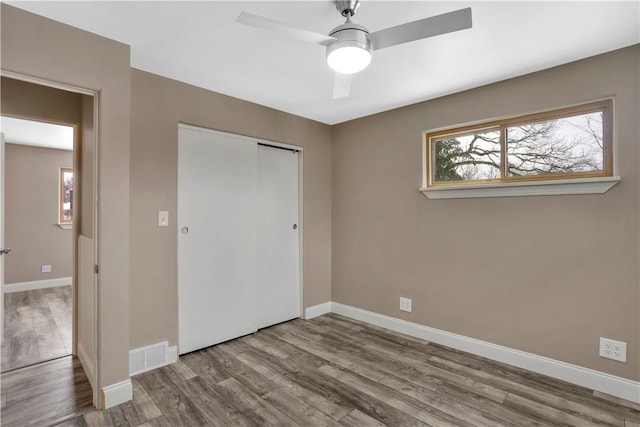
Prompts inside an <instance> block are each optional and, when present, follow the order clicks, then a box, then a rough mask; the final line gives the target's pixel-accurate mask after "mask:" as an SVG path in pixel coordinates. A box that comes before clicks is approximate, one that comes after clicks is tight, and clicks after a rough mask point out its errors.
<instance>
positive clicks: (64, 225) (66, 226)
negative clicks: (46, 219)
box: [56, 222, 73, 230]
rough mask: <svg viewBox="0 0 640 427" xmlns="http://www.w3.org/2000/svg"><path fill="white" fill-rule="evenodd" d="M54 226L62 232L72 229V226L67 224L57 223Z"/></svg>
mask: <svg viewBox="0 0 640 427" xmlns="http://www.w3.org/2000/svg"><path fill="white" fill-rule="evenodd" d="M56 225H57V226H58V227H60V228H62V229H63V230H71V229H72V228H73V224H69V223H60V222H57V223H56Z"/></svg>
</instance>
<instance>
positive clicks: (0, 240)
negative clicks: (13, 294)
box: [0, 132, 11, 343]
mask: <svg viewBox="0 0 640 427" xmlns="http://www.w3.org/2000/svg"><path fill="white" fill-rule="evenodd" d="M10 251H11V249H9V248H5V247H4V133H2V132H0V328H1V329H0V331H1V333H0V343H2V338H3V337H4V256H5V255H6V254H8V253H9V252H10Z"/></svg>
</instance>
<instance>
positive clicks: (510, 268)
mask: <svg viewBox="0 0 640 427" xmlns="http://www.w3.org/2000/svg"><path fill="white" fill-rule="evenodd" d="M639 58H640V47H639V46H634V47H630V48H626V49H622V50H619V51H615V52H611V53H607V54H604V55H600V56H596V57H593V58H589V59H585V60H582V61H578V62H575V63H571V64H567V65H563V66H560V67H557V68H553V69H549V70H546V71H542V72H538V73H535V74H530V75H526V76H523V77H519V78H515V79H511V80H507V81H503V82H500V83H496V84H493V85H489V86H485V87H480V88H477V89H473V90H469V91H466V92H462V93H458V94H455V95H451V96H447V97H443V98H440V99H435V100H432V101H428V102H423V103H420V104H416V105H412V106H409V107H405V108H401V109H397V110H393V111H388V112H385V113H381V114H376V115H374V116H370V117H365V118H363V119H360V120H354V121H351V122H347V123H343V124H340V125H337V126H334V127H333V163H332V166H333V187H332V195H333V217H332V224H333V229H332V230H333V247H332V254H333V262H332V266H333V270H332V272H333V279H332V297H333V300H334V301H337V302H340V303H344V304H349V305H352V306H356V307H360V308H363V309H366V310H371V311H374V312H377V313H382V314H386V315H389V316H394V317H399V318H402V319H406V320H409V321H412V322H417V323H419V324H422V325H427V326H430V327H434V328H438V329H442V330H445V331H450V332H454V333H457V334H461V335H465V336H468V337H472V338H476V339H480V340H484V341H488V342H491V343H495V344H500V345H504V346H508V347H512V348H515V349H519V350H523V351H526V352H530V353H534V354H538V355H541V356H546V357H550V358H553V359H557V360H562V361H565V362H569V363H573V364H576V365H580V366H585V367H588V368H592V369H596V370H599V371H603V372H607V373H610V374H613V375H618V376H621V377H624V378H629V379H632V380H638V379H639V378H640V363H639V359H640V355H639V354H638V350H639V349H640V343H639V339H640V304H639V301H640V294H639V291H640V287H639V286H638V283H640V277H639V273H638V264H639V263H638V260H639V256H640V255H639V249H638V246H639V241H640V239H639V233H640V230H639V223H638V218H639V206H638V205H639V193H640V191H639V190H640V188H639V181H640V180H639V178H640V177H639V174H638V171H639V167H638V164H639V162H638V156H639V150H638V146H639V144H638V141H639V140H640V132H639V129H638V117H640V108H639V104H640V99H639V93H640V87H639V79H638V76H639V75H640V67H639ZM609 96H614V97H615V128H614V134H615V142H614V143H615V144H616V156H617V163H618V173H619V175H620V176H621V177H622V182H620V183H619V184H618V185H616V186H615V187H613V188H612V189H611V190H609V192H607V193H605V194H601V195H575V196H573V195H572V196H544V197H506V198H486V199H457V200H430V199H427V198H426V197H425V196H424V195H422V194H421V193H420V192H419V191H418V188H419V187H420V186H421V182H422V146H423V143H424V142H423V141H422V137H421V133H422V132H423V131H427V130H430V129H437V128H442V127H448V126H455V125H456V124H460V123H468V122H473V121H480V120H487V119H491V118H496V117H503V116H508V115H513V114H518V113H529V112H534V111H539V110H544V109H551V108H554V107H561V106H568V105H572V104H576V103H582V102H587V101H591V100H595V99H599V98H604V97H609ZM400 296H406V297H410V298H413V312H412V313H405V312H401V311H399V309H398V298H399V297H400ZM599 337H608V338H612V339H616V340H620V341H624V342H627V343H628V355H627V357H628V359H627V363H619V362H615V361H612V360H608V359H604V358H602V357H599V356H598V343H599Z"/></svg>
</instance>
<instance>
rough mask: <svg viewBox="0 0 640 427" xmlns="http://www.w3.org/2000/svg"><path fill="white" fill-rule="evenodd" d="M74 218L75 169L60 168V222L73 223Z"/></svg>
mask: <svg viewBox="0 0 640 427" xmlns="http://www.w3.org/2000/svg"><path fill="white" fill-rule="evenodd" d="M72 220H73V169H72V168H60V196H59V201H58V222H59V223H60V224H71V222H72Z"/></svg>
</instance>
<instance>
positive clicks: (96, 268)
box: [93, 264, 98, 274]
mask: <svg viewBox="0 0 640 427" xmlns="http://www.w3.org/2000/svg"><path fill="white" fill-rule="evenodd" d="M93 272H94V273H96V274H98V265H97V264H96V265H94V266H93Z"/></svg>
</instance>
